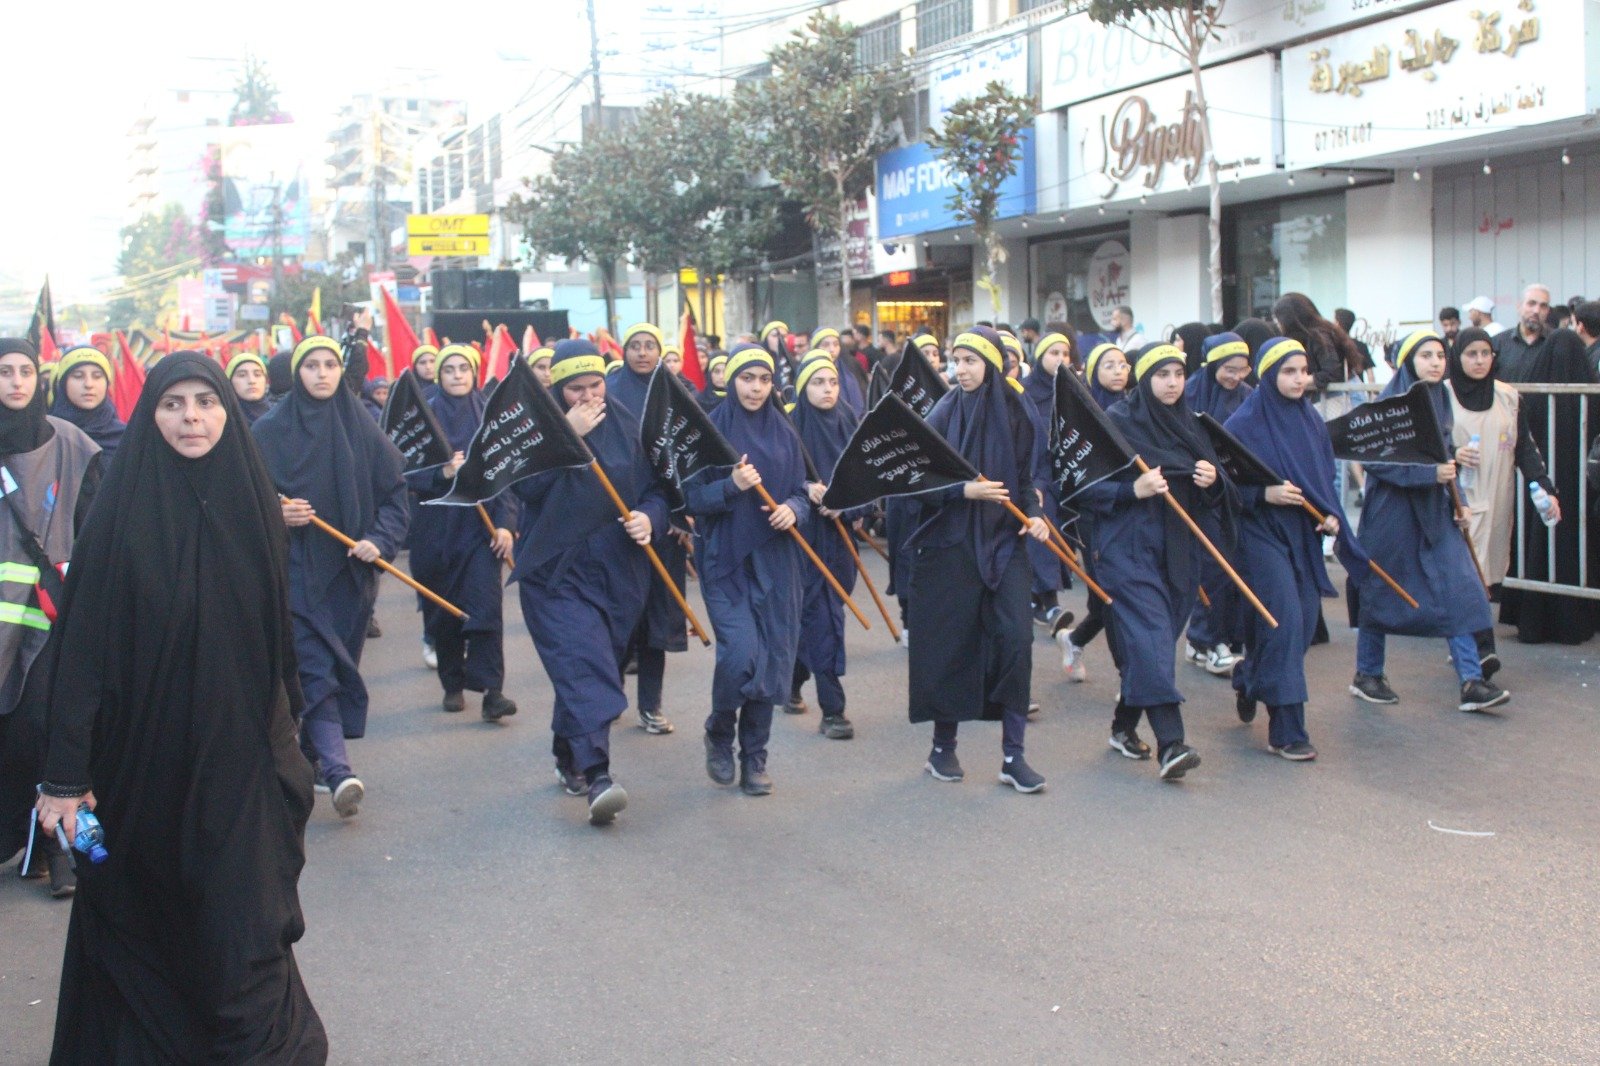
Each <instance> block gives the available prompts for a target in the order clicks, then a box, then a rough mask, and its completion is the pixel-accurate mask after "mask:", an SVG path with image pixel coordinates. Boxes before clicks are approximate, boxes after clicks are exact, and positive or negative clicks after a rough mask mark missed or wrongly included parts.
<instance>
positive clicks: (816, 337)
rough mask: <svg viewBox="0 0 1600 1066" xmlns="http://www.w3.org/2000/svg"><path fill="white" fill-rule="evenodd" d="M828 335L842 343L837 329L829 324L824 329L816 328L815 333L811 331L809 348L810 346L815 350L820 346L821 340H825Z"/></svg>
mask: <svg viewBox="0 0 1600 1066" xmlns="http://www.w3.org/2000/svg"><path fill="white" fill-rule="evenodd" d="M829 337H832V338H833V339H834V340H836V341H838V342H839V343H840V344H843V343H844V340H843V338H841V337H840V336H839V331H838V330H836V329H834V328H833V327H832V326H829V327H827V328H826V329H819V330H817V331H816V332H815V333H813V334H812V335H811V348H812V350H813V351H815V350H817V349H819V348H821V347H822V342H823V341H825V340H827V339H828V338H829Z"/></svg>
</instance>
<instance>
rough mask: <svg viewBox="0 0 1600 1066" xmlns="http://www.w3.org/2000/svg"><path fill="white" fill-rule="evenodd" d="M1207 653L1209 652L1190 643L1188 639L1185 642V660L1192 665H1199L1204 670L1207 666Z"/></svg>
mask: <svg viewBox="0 0 1600 1066" xmlns="http://www.w3.org/2000/svg"><path fill="white" fill-rule="evenodd" d="M1207 654H1208V653H1206V652H1203V651H1201V650H1200V649H1199V648H1197V647H1195V646H1194V645H1193V644H1190V643H1189V642H1188V641H1187V640H1186V641H1184V642H1183V661H1184V662H1186V663H1188V664H1189V665H1190V666H1198V667H1200V669H1202V670H1204V669H1205V668H1206V656H1207Z"/></svg>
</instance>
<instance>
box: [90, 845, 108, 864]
mask: <svg viewBox="0 0 1600 1066" xmlns="http://www.w3.org/2000/svg"><path fill="white" fill-rule="evenodd" d="M110 857H111V854H110V852H108V851H106V849H105V846H104V845H103V844H96V845H95V846H94V847H92V848H90V849H89V861H90V862H92V863H94V864H95V865H96V866H98V865H100V864H101V863H103V862H105V861H106V860H107V859H108V858H110Z"/></svg>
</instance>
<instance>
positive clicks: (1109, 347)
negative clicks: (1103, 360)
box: [1083, 344, 1127, 385]
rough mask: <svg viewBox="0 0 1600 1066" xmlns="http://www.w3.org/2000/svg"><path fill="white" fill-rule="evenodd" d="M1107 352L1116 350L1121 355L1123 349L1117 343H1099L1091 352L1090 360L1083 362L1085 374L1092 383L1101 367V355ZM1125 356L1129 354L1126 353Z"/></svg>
mask: <svg viewBox="0 0 1600 1066" xmlns="http://www.w3.org/2000/svg"><path fill="white" fill-rule="evenodd" d="M1107 352H1116V353H1118V354H1119V355H1120V354H1122V349H1121V348H1120V347H1118V346H1117V345H1115V344H1097V345H1095V346H1094V350H1093V351H1091V352H1090V353H1089V358H1088V361H1087V362H1085V363H1084V364H1083V376H1084V377H1086V378H1088V379H1089V383H1090V384H1091V385H1092V384H1094V382H1095V376H1094V375H1095V371H1096V370H1097V369H1099V367H1100V357H1101V356H1103V355H1105V354H1106V353H1107ZM1123 358H1127V356H1125V355H1124V356H1123Z"/></svg>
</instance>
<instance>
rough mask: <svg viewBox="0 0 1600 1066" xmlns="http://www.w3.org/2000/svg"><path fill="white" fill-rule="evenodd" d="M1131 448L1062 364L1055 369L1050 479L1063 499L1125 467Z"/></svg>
mask: <svg viewBox="0 0 1600 1066" xmlns="http://www.w3.org/2000/svg"><path fill="white" fill-rule="evenodd" d="M1132 463H1133V449H1132V448H1131V447H1129V446H1128V442H1127V441H1126V440H1125V439H1123V436H1122V433H1121V431H1120V430H1118V429H1117V427H1116V426H1114V425H1112V424H1111V419H1109V418H1107V417H1106V413H1105V412H1104V411H1102V410H1101V409H1100V405H1099V404H1098V403H1096V402H1095V398H1094V397H1093V396H1092V395H1090V393H1089V390H1088V388H1087V387H1086V386H1085V385H1084V384H1083V382H1081V381H1079V380H1078V375H1076V374H1074V373H1073V372H1072V371H1071V370H1070V369H1069V368H1068V367H1067V366H1066V365H1065V364H1063V365H1062V367H1061V369H1060V370H1057V371H1056V387H1055V402H1054V403H1053V404H1052V405H1051V408H1050V479H1051V480H1052V481H1053V482H1055V485H1056V489H1057V490H1058V491H1059V492H1060V493H1061V499H1062V500H1063V501H1066V500H1070V499H1071V498H1072V497H1074V496H1076V495H1077V494H1078V493H1080V492H1082V491H1083V490H1084V489H1086V488H1088V487H1089V486H1090V485H1094V484H1096V483H1098V482H1101V481H1104V480H1105V479H1106V478H1108V477H1111V476H1112V475H1113V474H1117V473H1120V472H1122V471H1123V470H1126V469H1127V468H1128V467H1129V466H1130V465H1132Z"/></svg>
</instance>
